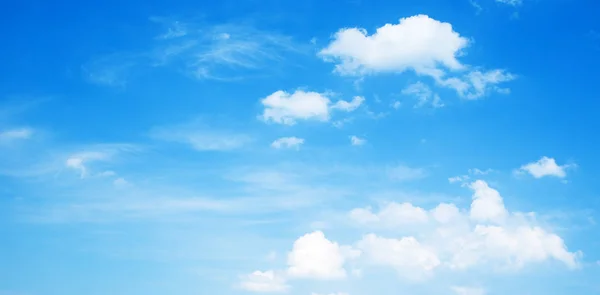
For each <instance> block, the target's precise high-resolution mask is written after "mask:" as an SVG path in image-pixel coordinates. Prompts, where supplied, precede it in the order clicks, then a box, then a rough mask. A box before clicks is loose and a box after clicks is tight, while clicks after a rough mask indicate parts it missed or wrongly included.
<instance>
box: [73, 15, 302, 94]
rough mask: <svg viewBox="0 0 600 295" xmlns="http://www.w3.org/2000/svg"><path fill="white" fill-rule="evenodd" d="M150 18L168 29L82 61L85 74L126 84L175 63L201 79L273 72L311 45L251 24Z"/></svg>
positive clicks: (100, 81) (112, 83) (100, 80)
mask: <svg viewBox="0 0 600 295" xmlns="http://www.w3.org/2000/svg"><path fill="white" fill-rule="evenodd" d="M150 21H151V22H153V23H155V24H159V25H160V26H161V27H162V30H163V31H162V32H157V35H156V37H155V38H153V39H151V40H148V41H147V43H148V44H147V46H146V47H145V48H140V49H139V50H138V51H130V52H112V53H108V54H107V55H105V56H100V57H97V58H93V59H91V60H90V61H89V62H87V63H85V64H84V65H83V66H82V72H83V74H84V77H85V78H86V79H87V80H88V81H90V82H92V83H95V84H100V85H105V86H112V87H123V86H125V85H126V84H127V83H128V82H129V81H130V78H131V77H134V76H135V75H138V74H141V73H142V71H148V70H152V69H157V68H160V67H173V68H175V69H177V70H178V71H181V72H183V73H185V74H186V75H188V76H190V77H194V78H197V79H208V80H218V81H235V80H240V79H244V78H248V77H253V76H257V75H260V76H262V75H265V74H267V75H268V74H269V72H272V70H273V69H274V68H277V65H278V64H281V63H283V62H284V61H285V60H286V59H287V57H288V56H290V55H291V56H298V55H302V54H304V53H305V52H307V51H306V49H307V48H308V47H305V46H303V45H301V44H297V43H296V42H295V41H294V40H293V39H292V38H291V37H288V36H285V35H283V34H280V33H277V32H270V31H264V30H261V29H258V28H256V27H254V26H252V25H250V24H244V23H224V24H217V25H207V24H203V23H202V22H199V21H195V20H175V19H169V18H161V17H153V18H150Z"/></svg>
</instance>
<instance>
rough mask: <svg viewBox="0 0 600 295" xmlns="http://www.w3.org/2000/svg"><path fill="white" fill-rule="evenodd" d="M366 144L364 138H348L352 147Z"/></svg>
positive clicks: (354, 136) (353, 136)
mask: <svg viewBox="0 0 600 295" xmlns="http://www.w3.org/2000/svg"><path fill="white" fill-rule="evenodd" d="M365 143H367V140H366V139H364V138H360V137H358V136H356V135H352V136H350V144H351V145H354V146H359V145H364V144H365Z"/></svg>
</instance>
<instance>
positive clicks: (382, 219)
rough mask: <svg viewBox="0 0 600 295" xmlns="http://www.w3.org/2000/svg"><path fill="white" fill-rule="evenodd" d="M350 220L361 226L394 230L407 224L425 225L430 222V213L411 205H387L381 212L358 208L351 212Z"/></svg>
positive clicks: (369, 208) (368, 208)
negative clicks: (374, 226)
mask: <svg viewBox="0 0 600 295" xmlns="http://www.w3.org/2000/svg"><path fill="white" fill-rule="evenodd" d="M349 217H350V219H352V220H354V221H355V222H357V223H359V224H361V225H377V226H383V227H389V228H394V227H398V226H404V225H407V224H423V223H427V222H428V221H429V216H428V213H427V212H426V211H425V210H423V209H422V208H419V207H415V206H413V205H412V204H411V203H401V204H399V203H394V202H392V203H387V204H386V205H385V206H383V207H382V208H381V209H380V210H379V212H377V213H373V211H372V209H371V207H366V208H356V209H353V210H352V211H350V213H349Z"/></svg>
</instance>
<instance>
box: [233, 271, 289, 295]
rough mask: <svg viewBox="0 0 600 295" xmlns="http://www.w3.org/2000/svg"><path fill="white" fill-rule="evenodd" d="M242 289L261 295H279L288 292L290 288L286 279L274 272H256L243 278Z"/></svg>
mask: <svg viewBox="0 0 600 295" xmlns="http://www.w3.org/2000/svg"><path fill="white" fill-rule="evenodd" d="M241 280H242V281H241V283H240V285H239V286H240V288H242V289H244V290H246V291H250V292H259V293H279V292H286V291H287V290H288V289H289V286H288V285H287V284H286V282H285V278H284V277H283V276H281V275H279V274H277V273H275V272H274V271H272V270H267V271H264V272H263V271H258V270H257V271H254V272H253V273H251V274H248V275H245V276H243V277H242V278H241Z"/></svg>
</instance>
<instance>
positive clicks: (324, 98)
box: [260, 90, 365, 125]
mask: <svg viewBox="0 0 600 295" xmlns="http://www.w3.org/2000/svg"><path fill="white" fill-rule="evenodd" d="M364 101H365V99H364V98H363V97H361V96H356V97H354V98H353V99H352V100H351V101H345V100H339V101H337V102H335V103H333V104H332V103H331V99H330V97H329V95H328V94H327V93H318V92H313V91H308V92H307V91H303V90H296V91H294V92H293V93H289V92H286V91H283V90H278V91H275V92H273V93H272V94H270V95H269V96H267V97H265V98H263V99H261V103H262V105H263V106H264V110H263V113H262V115H261V116H260V118H261V119H262V120H263V121H265V122H273V123H278V124H284V125H294V124H296V123H297V122H298V121H302V120H314V121H322V122H325V121H329V119H330V116H331V111H333V110H338V111H343V112H352V111H354V110H356V109H357V108H358V107H359V106H360V105H361V104H362V103H363V102H364Z"/></svg>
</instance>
